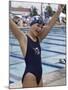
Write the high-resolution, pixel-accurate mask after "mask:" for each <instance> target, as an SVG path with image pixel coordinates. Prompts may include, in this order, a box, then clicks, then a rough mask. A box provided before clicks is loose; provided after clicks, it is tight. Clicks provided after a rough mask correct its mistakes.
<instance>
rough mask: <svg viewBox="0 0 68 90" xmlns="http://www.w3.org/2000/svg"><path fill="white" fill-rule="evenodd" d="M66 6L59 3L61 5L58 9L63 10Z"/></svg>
mask: <svg viewBox="0 0 68 90" xmlns="http://www.w3.org/2000/svg"><path fill="white" fill-rule="evenodd" d="M64 6H65V5H63V4H59V5H58V10H57V11H59V12H62V10H63V8H64Z"/></svg>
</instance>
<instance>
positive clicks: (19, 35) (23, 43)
mask: <svg viewBox="0 0 68 90" xmlns="http://www.w3.org/2000/svg"><path fill="white" fill-rule="evenodd" d="M9 28H10V29H11V32H12V33H13V35H14V36H15V37H16V39H17V40H18V41H19V44H20V47H21V49H22V52H23V55H24V56H25V54H26V46H27V38H26V35H25V33H24V32H21V31H20V29H19V28H18V27H17V25H16V24H15V23H14V22H13V20H12V19H10V20H9Z"/></svg>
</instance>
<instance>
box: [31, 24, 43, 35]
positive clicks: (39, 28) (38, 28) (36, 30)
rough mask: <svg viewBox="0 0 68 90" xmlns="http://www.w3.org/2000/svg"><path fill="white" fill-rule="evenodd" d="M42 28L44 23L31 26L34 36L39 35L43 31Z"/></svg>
mask: <svg viewBox="0 0 68 90" xmlns="http://www.w3.org/2000/svg"><path fill="white" fill-rule="evenodd" d="M42 28H43V25H42V24H38V23H37V24H33V25H32V26H31V31H32V33H33V34H34V36H36V37H38V36H39V35H40V34H41V33H42Z"/></svg>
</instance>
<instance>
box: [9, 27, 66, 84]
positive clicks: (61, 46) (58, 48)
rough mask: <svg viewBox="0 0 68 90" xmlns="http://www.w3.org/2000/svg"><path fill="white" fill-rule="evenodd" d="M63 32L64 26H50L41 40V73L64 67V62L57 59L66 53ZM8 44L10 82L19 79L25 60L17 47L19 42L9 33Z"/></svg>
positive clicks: (63, 56)
mask: <svg viewBox="0 0 68 90" xmlns="http://www.w3.org/2000/svg"><path fill="white" fill-rule="evenodd" d="M21 30H23V29H21ZM23 31H24V30H23ZM26 31H27V30H26ZM65 34H66V33H65V28H62V27H61V28H52V30H51V31H50V33H49V34H48V36H47V37H46V38H45V39H44V40H43V41H42V42H41V48H42V51H41V57H42V68H43V74H46V73H50V72H53V71H56V70H59V69H61V68H64V67H65V65H64V64H61V63H59V59H60V58H65V54H66V51H65V48H66V36H65ZM9 45H10V47H9V49H10V52H9V54H10V56H9V58H10V60H9V64H10V65H9V71H10V73H9V74H10V75H9V79H10V81H9V83H10V84H11V83H13V82H17V81H19V80H21V78H22V75H23V73H24V70H25V62H24V58H23V55H22V52H21V49H20V47H19V43H18V41H17V40H16V39H15V37H14V36H13V35H12V34H11V33H10V38H9Z"/></svg>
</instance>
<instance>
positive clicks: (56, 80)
mask: <svg viewBox="0 0 68 90" xmlns="http://www.w3.org/2000/svg"><path fill="white" fill-rule="evenodd" d="M65 71H66V70H65V68H63V69H60V70H56V71H54V72H51V73H47V74H46V75H43V87H54V86H65V85H66V72H65ZM10 88H11V89H12V88H14V89H15V88H22V85H21V81H19V82H17V83H13V84H10Z"/></svg>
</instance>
